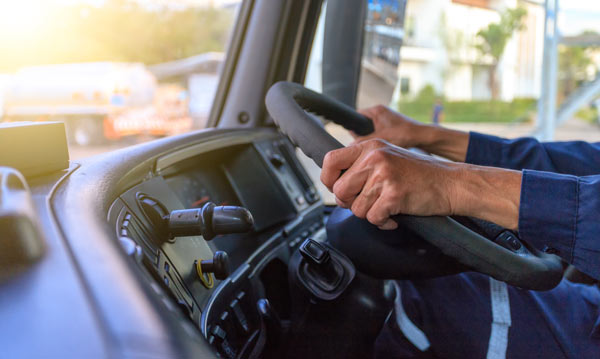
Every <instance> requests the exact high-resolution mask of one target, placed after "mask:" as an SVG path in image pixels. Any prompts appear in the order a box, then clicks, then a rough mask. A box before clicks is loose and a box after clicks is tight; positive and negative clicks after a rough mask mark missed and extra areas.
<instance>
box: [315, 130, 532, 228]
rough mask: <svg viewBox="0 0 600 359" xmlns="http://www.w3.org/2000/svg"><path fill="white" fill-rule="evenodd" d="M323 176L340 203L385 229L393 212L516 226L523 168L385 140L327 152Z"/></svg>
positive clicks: (369, 141)
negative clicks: (436, 154)
mask: <svg viewBox="0 0 600 359" xmlns="http://www.w3.org/2000/svg"><path fill="white" fill-rule="evenodd" d="M321 181H322V182H323V184H325V186H327V188H328V189H329V190H330V191H332V192H333V193H334V194H335V196H336V200H337V203H338V205H339V206H341V207H344V208H349V209H351V210H352V212H353V213H354V215H356V216H357V217H359V218H366V219H367V220H368V221H369V222H371V223H372V224H374V225H376V226H378V227H379V228H381V229H395V228H396V227H397V224H396V222H395V221H393V220H392V219H391V218H390V217H391V216H393V215H395V214H408V215H416V216H431V215H461V216H471V217H476V218H480V219H483V220H487V221H490V222H494V223H497V224H499V225H501V226H503V227H506V228H510V229H516V228H517V224H518V215H519V199H520V198H519V197H520V192H521V173H520V172H517V171H511V170H504V169H497V168H491V167H481V166H472V165H467V164H459V163H453V162H447V161H439V160H436V159H434V158H432V157H428V156H422V155H417V154H414V153H412V152H409V151H407V150H404V149H402V148H400V147H397V146H394V145H392V144H390V143H388V142H386V141H383V140H377V139H376V140H367V141H363V142H359V143H356V144H354V145H351V146H349V147H345V148H341V149H338V150H334V151H331V152H329V153H327V155H326V156H325V159H324V161H323V170H322V172H321Z"/></svg>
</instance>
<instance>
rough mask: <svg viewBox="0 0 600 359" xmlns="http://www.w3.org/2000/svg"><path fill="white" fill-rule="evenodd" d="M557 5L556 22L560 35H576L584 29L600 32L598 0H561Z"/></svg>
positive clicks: (599, 4) (599, 5)
mask: <svg viewBox="0 0 600 359" xmlns="http://www.w3.org/2000/svg"><path fill="white" fill-rule="evenodd" d="M558 6H559V9H558V11H559V14H560V15H559V16H560V18H559V23H558V24H559V27H560V32H561V34H562V35H566V36H568V35H576V34H579V33H581V32H583V31H585V30H595V31H597V32H599V33H600V1H598V0H562V1H560V2H559V5H558Z"/></svg>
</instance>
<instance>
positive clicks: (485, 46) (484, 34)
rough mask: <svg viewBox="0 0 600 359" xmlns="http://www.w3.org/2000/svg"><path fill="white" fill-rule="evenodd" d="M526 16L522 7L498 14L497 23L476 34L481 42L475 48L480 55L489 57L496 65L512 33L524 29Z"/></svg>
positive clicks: (525, 11)
mask: <svg viewBox="0 0 600 359" xmlns="http://www.w3.org/2000/svg"><path fill="white" fill-rule="evenodd" d="M526 15H527V10H526V9H525V8H522V7H517V8H514V9H506V10H505V11H503V12H502V13H501V14H500V22H499V23H491V24H489V25H488V27H486V28H485V29H481V30H479V32H477V37H478V38H479V39H480V41H481V42H480V43H479V44H477V45H476V48H477V49H478V50H479V52H481V54H483V55H490V56H491V57H492V58H493V59H494V62H496V63H497V62H498V61H500V58H501V57H502V54H503V53H504V49H505V48H506V44H507V43H508V40H510V38H511V37H512V35H513V33H514V32H515V31H521V30H523V29H524V28H525V24H524V23H523V20H524V19H525V16H526Z"/></svg>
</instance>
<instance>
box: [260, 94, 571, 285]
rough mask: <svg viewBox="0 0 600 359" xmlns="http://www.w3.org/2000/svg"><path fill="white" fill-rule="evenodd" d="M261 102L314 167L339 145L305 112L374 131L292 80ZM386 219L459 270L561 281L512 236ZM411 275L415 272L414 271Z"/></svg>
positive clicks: (515, 279) (558, 269)
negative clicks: (509, 241)
mask: <svg viewBox="0 0 600 359" xmlns="http://www.w3.org/2000/svg"><path fill="white" fill-rule="evenodd" d="M266 105H267V110H268V112H269V114H270V115H271V117H272V118H273V120H274V121H275V123H276V124H277V125H278V126H279V128H280V130H281V131H282V132H283V133H284V134H285V135H287V136H288V137H289V138H290V140H291V141H292V142H293V143H294V144H296V145H297V146H298V147H300V149H301V150H302V151H303V152H304V153H305V154H306V155H307V156H308V157H309V158H311V159H312V160H313V161H314V162H315V163H316V164H317V165H318V166H319V167H322V165H323V158H324V156H325V154H326V153H327V152H329V151H331V150H334V149H338V148H341V147H343V145H342V144H341V143H339V142H338V141H337V140H336V139H335V138H333V137H332V136H331V135H330V134H329V133H327V132H326V131H325V129H324V128H323V125H322V123H321V122H320V121H319V120H318V119H317V118H316V117H315V116H313V115H311V114H310V113H314V114H317V115H319V116H322V117H324V118H326V119H328V120H330V121H332V122H334V123H336V124H339V125H341V126H343V127H344V128H346V129H348V130H352V131H354V132H355V133H357V134H359V135H366V134H369V133H371V132H373V130H374V128H373V123H372V121H371V120H369V119H368V118H366V117H364V116H362V115H361V114H359V113H358V112H356V111H355V110H354V109H352V108H351V107H349V106H347V105H345V104H343V103H341V102H339V101H336V100H334V99H331V98H328V97H326V96H324V95H322V94H319V93H316V92H314V91H311V90H309V89H307V88H305V87H303V86H301V85H299V84H296V83H291V82H278V83H276V84H274V85H273V86H272V87H271V88H270V89H269V91H268V93H267V96H266ZM309 112H310V113H309ZM392 218H393V219H394V220H395V221H396V222H398V224H399V226H400V227H404V228H407V229H409V230H411V231H412V232H414V233H416V234H417V235H419V236H420V237H421V238H423V239H424V240H425V241H427V242H429V243H430V244H431V245H433V246H434V247H437V248H438V249H439V250H440V251H441V252H442V253H443V254H444V255H446V256H448V257H451V258H454V259H455V260H456V261H457V262H459V263H460V264H461V265H462V266H463V268H466V269H463V270H461V271H465V270H473V271H476V272H480V273H484V274H487V275H490V276H492V277H494V278H496V279H497V280H500V281H503V282H506V283H508V284H511V285H514V286H518V287H521V288H525V289H532V290H549V289H552V288H554V287H555V286H556V285H558V283H559V282H560V281H561V279H562V273H563V267H562V263H561V260H560V259H559V258H558V257H557V256H555V255H552V254H547V253H544V252H541V251H539V250H537V249H535V248H534V247H533V246H530V245H528V244H527V243H526V242H521V241H520V240H518V239H517V240H518V243H517V244H516V245H515V246H514V248H512V250H511V249H510V247H509V246H501V245H499V244H497V243H496V242H494V241H493V240H490V239H487V238H486V237H484V236H482V235H480V234H479V233H477V232H476V231H474V230H472V229H470V228H468V227H466V226H464V225H463V224H461V223H459V222H458V221H457V220H455V219H453V218H450V217H444V216H431V217H420V216H408V215H395V216H393V217H392ZM356 220H359V219H356ZM359 221H362V222H364V225H365V226H368V225H370V223H368V222H367V221H365V220H359ZM381 232H385V231H381ZM371 233H372V231H371ZM365 240H368V238H365ZM516 247H519V248H518V249H515V248H516ZM375 260H376V259H375ZM419 268H422V266H415V270H416V271H418V270H419ZM409 270H410V269H409ZM403 274H410V273H403ZM414 274H415V276H416V277H418V276H419V273H414ZM442 274H443V273H440V275H442ZM447 274H451V273H447ZM397 277H398V275H397V273H389V278H397Z"/></svg>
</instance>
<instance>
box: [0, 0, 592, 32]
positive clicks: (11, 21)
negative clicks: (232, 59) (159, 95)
mask: <svg viewBox="0 0 600 359" xmlns="http://www.w3.org/2000/svg"><path fill="white" fill-rule="evenodd" d="M137 1H138V2H140V3H142V4H146V5H147V6H148V7H152V6H161V5H166V4H173V5H174V6H175V7H177V6H189V5H196V6H211V5H212V6H223V5H225V6H226V5H231V4H232V3H238V2H239V1H240V0H137ZM409 1H410V0H409ZM538 1H539V2H542V3H543V0H538ZM104 2H105V0H0V22H1V23H4V25H21V26H11V27H17V28H19V27H23V26H22V25H23V24H24V23H28V24H35V23H36V21H38V22H39V21H43V17H44V10H45V9H48V8H50V7H52V6H56V5H58V4H74V3H88V4H92V5H97V6H100V5H102V4H103V3H104ZM559 13H560V17H559V27H560V32H561V34H563V35H565V36H569V35H576V34H579V33H581V32H582V31H585V30H595V31H597V32H600V0H560V3H559ZM5 27H7V26H5ZM30 31H35V26H33V27H30Z"/></svg>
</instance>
